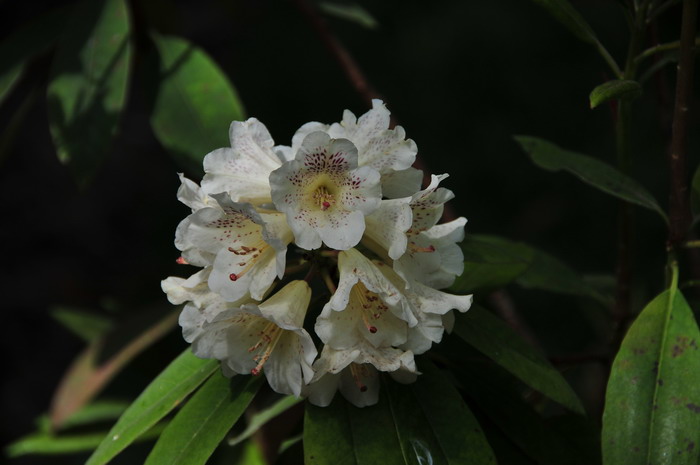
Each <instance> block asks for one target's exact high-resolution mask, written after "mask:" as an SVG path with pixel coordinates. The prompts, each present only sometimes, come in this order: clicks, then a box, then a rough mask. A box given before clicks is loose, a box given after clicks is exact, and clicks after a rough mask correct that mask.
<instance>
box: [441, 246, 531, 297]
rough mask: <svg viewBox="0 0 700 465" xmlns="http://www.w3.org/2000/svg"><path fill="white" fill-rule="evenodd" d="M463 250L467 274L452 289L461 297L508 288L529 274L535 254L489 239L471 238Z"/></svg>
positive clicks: (458, 279) (526, 247) (525, 247)
mask: <svg viewBox="0 0 700 465" xmlns="http://www.w3.org/2000/svg"><path fill="white" fill-rule="evenodd" d="M461 247H462V251H463V253H464V272H463V273H462V275H461V276H459V277H457V279H456V280H455V282H454V284H453V285H452V286H451V287H450V292H454V293H458V294H463V293H470V292H475V291H488V290H493V289H498V288H500V287H503V286H505V285H506V284H508V283H510V282H511V281H513V280H514V279H516V278H517V277H518V276H520V275H521V274H523V273H524V272H525V270H527V268H528V266H529V265H530V261H531V260H532V254H533V252H532V249H531V248H529V247H528V246H526V245H524V244H519V243H516V242H512V241H508V240H507V239H502V238H499V237H495V236H485V235H470V236H468V237H467V238H466V239H465V240H464V242H462V244H461Z"/></svg>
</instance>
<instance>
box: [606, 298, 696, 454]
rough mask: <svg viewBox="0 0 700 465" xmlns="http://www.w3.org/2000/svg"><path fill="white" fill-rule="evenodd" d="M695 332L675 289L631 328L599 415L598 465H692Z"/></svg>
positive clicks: (689, 312) (690, 315)
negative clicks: (600, 451) (600, 448)
mask: <svg viewBox="0 0 700 465" xmlns="http://www.w3.org/2000/svg"><path fill="white" fill-rule="evenodd" d="M698 344H700V331H698V326H697V323H696V322H695V319H694V318H693V312H692V310H691V309H690V307H689V306H688V303H687V302H686V300H685V299H684V298H683V295H682V294H681V293H680V291H678V290H677V289H675V288H674V287H672V288H671V289H670V290H667V291H664V292H663V293H661V294H660V295H659V296H658V297H656V298H655V299H654V300H652V301H651V302H650V303H649V304H648V305H647V306H646V308H645V309H644V310H642V313H641V314H640V315H639V316H638V317H637V319H636V321H635V322H634V323H633V324H632V326H631V327H630V329H629V331H628V332H627V335H626V336H625V339H624V340H623V342H622V346H621V347H620V351H619V352H618V354H617V356H616V357H615V361H614V363H613V367H612V372H611V374H610V380H609V381H608V390H607V393H606V400H605V412H604V415H603V463H604V464H606V465H613V464H614V465H632V464H639V463H653V464H674V465H685V464H687V465H691V464H692V465H697V463H698V455H699V454H698V453H699V452H700V447H699V446H700V351H699V350H698Z"/></svg>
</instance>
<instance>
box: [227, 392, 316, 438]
mask: <svg viewBox="0 0 700 465" xmlns="http://www.w3.org/2000/svg"><path fill="white" fill-rule="evenodd" d="M302 400H303V399H301V398H299V397H294V396H287V397H283V398H281V399H280V400H278V401H277V402H275V403H274V404H272V405H271V406H269V407H267V408H266V409H263V410H261V411H259V412H257V413H256V414H255V415H253V416H252V417H251V418H250V420H248V425H247V426H246V428H245V430H244V431H243V432H242V433H241V434H239V435H238V436H236V437H234V438H231V439H229V441H228V445H229V446H235V445H236V444H239V443H241V442H243V441H245V440H246V439H248V438H250V437H251V436H253V435H254V434H255V433H256V432H257V431H258V430H259V429H260V428H261V427H262V426H263V425H265V424H266V423H267V422H268V421H270V420H272V419H273V418H275V417H276V416H277V415H279V414H281V413H284V412H286V411H287V410H289V409H290V408H292V407H294V406H295V405H297V404H299V403H300V402H301V401H302Z"/></svg>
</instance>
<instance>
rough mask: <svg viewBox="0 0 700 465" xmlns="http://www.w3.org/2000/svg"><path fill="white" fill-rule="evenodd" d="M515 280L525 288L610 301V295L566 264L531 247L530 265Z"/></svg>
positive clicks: (603, 302)
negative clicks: (602, 292) (602, 291)
mask: <svg viewBox="0 0 700 465" xmlns="http://www.w3.org/2000/svg"><path fill="white" fill-rule="evenodd" d="M515 282H516V283H517V284H518V285H519V286H522V287H523V288H525V289H541V290H545V291H550V292H556V293H559V294H570V295H578V296H584V297H590V298H592V299H594V300H596V301H598V302H600V303H601V304H603V305H606V306H608V305H610V303H611V301H612V298H611V297H610V296H606V295H604V294H601V293H600V292H599V291H598V290H597V289H596V288H595V287H594V286H593V285H591V283H590V282H588V281H586V280H584V278H583V277H582V276H580V275H579V274H578V273H576V272H575V271H574V270H572V269H571V268H569V266H568V265H566V264H565V263H563V262H562V261H560V260H559V259H557V258H555V257H553V256H551V255H549V254H547V253H545V252H542V251H541V250H537V249H533V258H532V261H531V263H530V266H529V267H528V269H527V270H526V271H525V272H524V273H523V274H522V275H520V276H518V278H517V279H516V280H515Z"/></svg>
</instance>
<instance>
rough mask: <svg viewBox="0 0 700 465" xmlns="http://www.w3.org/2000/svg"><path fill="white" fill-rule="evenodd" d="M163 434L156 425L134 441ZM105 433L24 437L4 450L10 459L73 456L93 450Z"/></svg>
mask: <svg viewBox="0 0 700 465" xmlns="http://www.w3.org/2000/svg"><path fill="white" fill-rule="evenodd" d="M162 432H163V426H162V425H156V426H154V427H153V428H151V429H150V430H148V431H146V432H145V433H144V434H142V435H141V436H139V437H138V438H137V439H136V441H137V442H141V441H148V440H151V439H154V438H157V437H158V436H159V435H160V434H161V433H162ZM105 434H106V433H105V432H100V433H83V434H63V435H53V434H50V433H36V434H31V435H29V436H25V437H23V438H21V439H19V440H17V441H15V442H13V443H12V444H10V445H9V446H7V448H6V449H5V453H6V454H7V455H8V456H10V457H19V456H21V455H58V454H75V453H79V452H89V451H91V450H94V449H95V448H96V447H97V446H98V445H99V444H100V443H101V442H102V440H103V439H104V437H105Z"/></svg>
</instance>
